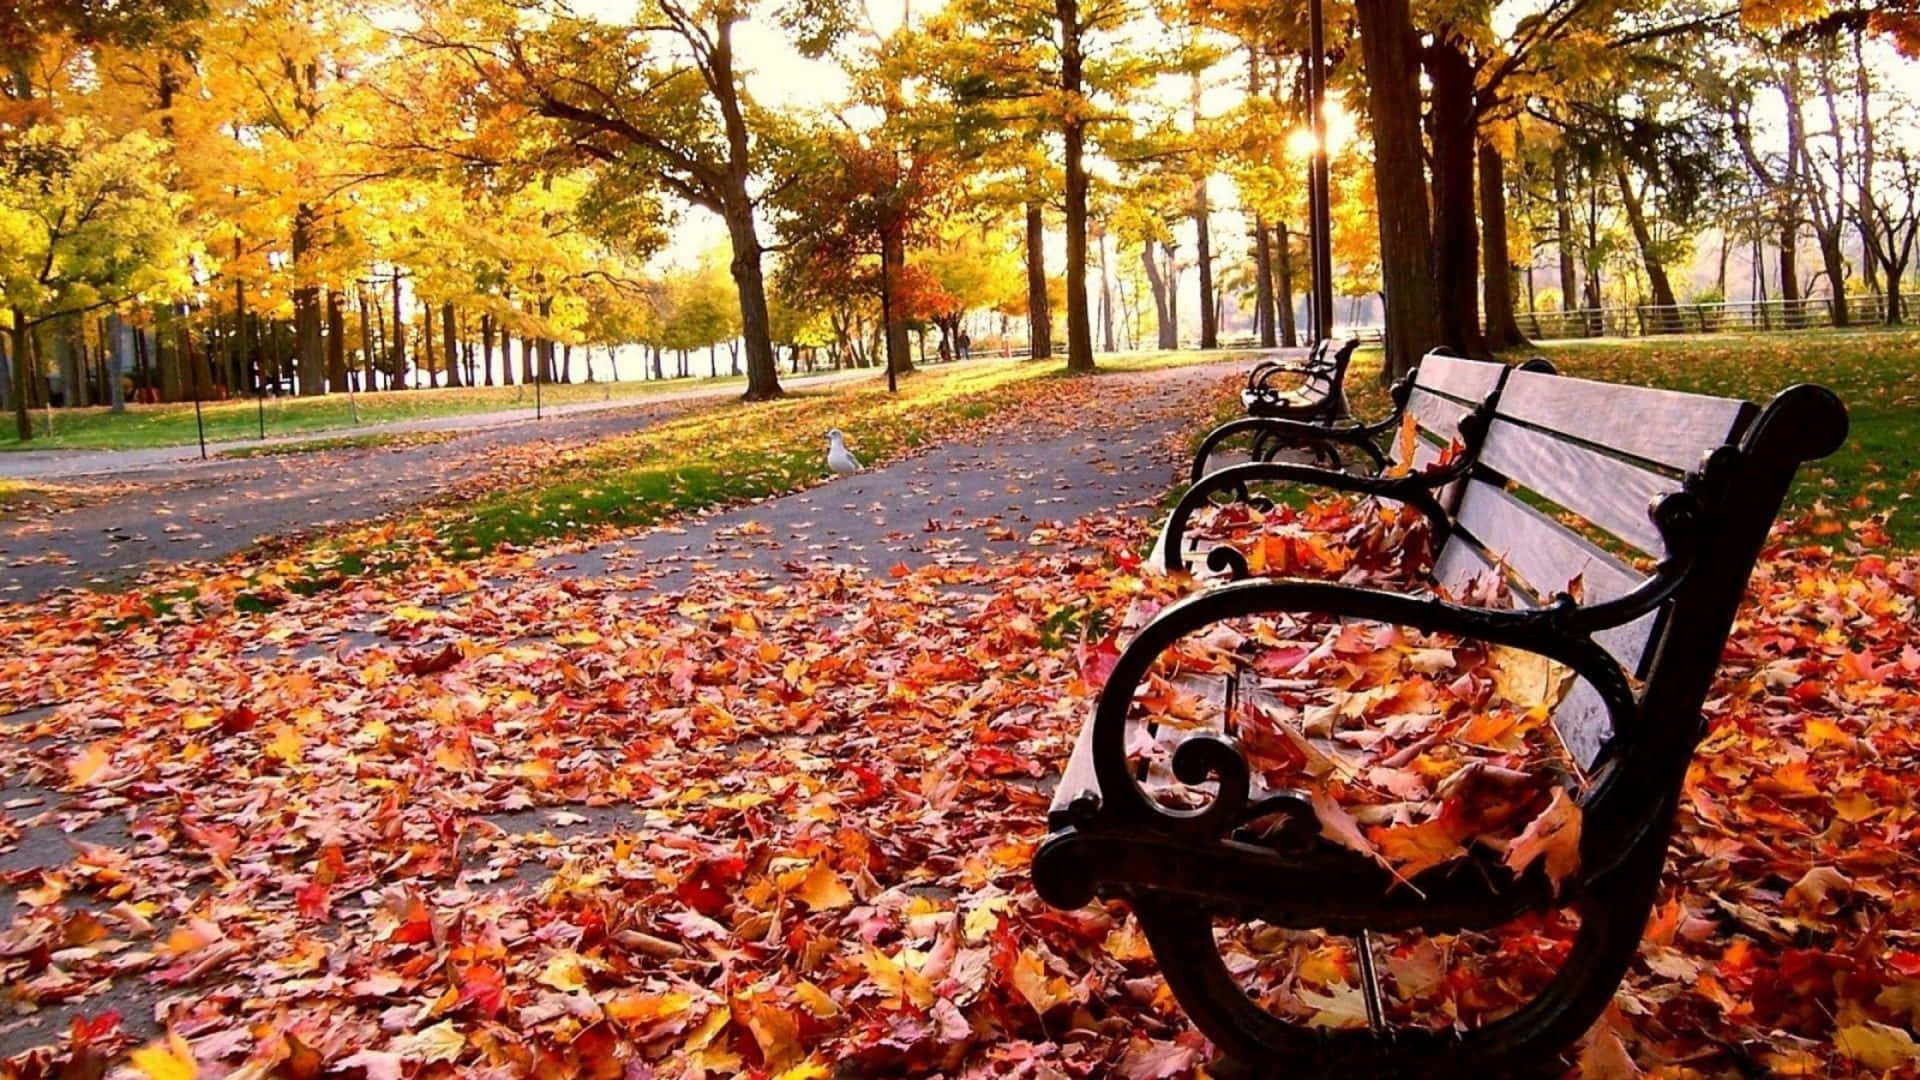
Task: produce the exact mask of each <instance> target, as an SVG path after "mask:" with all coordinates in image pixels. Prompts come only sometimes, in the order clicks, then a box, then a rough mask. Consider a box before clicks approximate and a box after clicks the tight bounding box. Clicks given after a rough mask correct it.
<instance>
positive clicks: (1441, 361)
mask: <svg viewBox="0 0 1920 1080" xmlns="http://www.w3.org/2000/svg"><path fill="white" fill-rule="evenodd" d="M1506 370H1507V365H1505V364H1493V363H1488V362H1487V361H1485V360H1465V359H1462V358H1460V357H1458V356H1436V355H1432V354H1429V355H1427V356H1423V357H1421V358H1420V367H1419V371H1418V372H1417V373H1416V374H1415V376H1414V380H1413V385H1415V386H1418V387H1424V388H1426V389H1428V390H1431V391H1434V392H1436V393H1441V394H1445V395H1447V396H1448V397H1452V398H1458V399H1459V400H1461V401H1464V402H1467V403H1469V404H1473V405H1477V404H1479V403H1480V402H1482V401H1484V400H1486V397H1487V395H1488V394H1491V393H1493V391H1494V390H1495V389H1496V388H1497V387H1498V386H1499V385H1500V378H1501V376H1502V375H1504V374H1505V373H1506Z"/></svg>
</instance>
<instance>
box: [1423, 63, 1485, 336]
mask: <svg viewBox="0 0 1920 1080" xmlns="http://www.w3.org/2000/svg"><path fill="white" fill-rule="evenodd" d="M1426 58H1427V77H1428V79H1429V81H1430V82H1431V83H1432V85H1433V110H1432V112H1431V114H1430V120H1431V130H1432V135H1433V249H1434V282H1435V286H1436V289H1437V295H1438V300H1439V305H1440V308H1439V311H1440V336H1441V339H1442V340H1443V341H1444V342H1445V343H1446V344H1448V345H1451V346H1453V347H1454V348H1456V349H1460V350H1461V351H1463V352H1465V353H1468V354H1471V355H1479V354H1481V353H1484V352H1485V351H1486V342H1485V340H1484V339H1483V338H1482V337H1481V335H1480V320H1479V317H1478V314H1479V305H1480V298H1479V296H1478V292H1477V290H1478V285H1479V281H1480V268H1479V265H1478V263H1479V256H1480V239H1479V235H1478V232H1477V230H1476V229H1475V228H1474V220H1473V215H1474V198H1473V186H1474V185H1473V172H1474V160H1473V159H1474V142H1475V129H1476V127H1477V125H1476V122H1475V113H1474V106H1473V64H1472V62H1471V61H1469V60H1468V59H1467V54H1466V47H1465V46H1464V45H1462V44H1461V42H1460V41H1459V39H1457V38H1454V37H1452V36H1450V35H1442V36H1440V37H1439V38H1438V39H1437V40H1436V41H1435V42H1434V43H1433V44H1432V45H1431V46H1429V47H1428V48H1427V53H1426Z"/></svg>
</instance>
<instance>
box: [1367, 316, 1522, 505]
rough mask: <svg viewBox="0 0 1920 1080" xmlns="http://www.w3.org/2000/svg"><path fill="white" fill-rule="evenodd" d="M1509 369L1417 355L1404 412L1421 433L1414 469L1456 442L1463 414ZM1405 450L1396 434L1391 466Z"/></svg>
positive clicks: (1436, 458) (1490, 391)
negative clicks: (1418, 363)
mask: <svg viewBox="0 0 1920 1080" xmlns="http://www.w3.org/2000/svg"><path fill="white" fill-rule="evenodd" d="M1507 371H1508V369H1507V366H1506V365H1505V364H1492V363H1487V362H1486V361H1483V360H1467V359H1463V358H1461V357H1458V356H1448V355H1447V354H1445V353H1440V352H1431V353H1428V354H1427V355H1425V356H1423V357H1421V358H1420V366H1419V367H1417V368H1415V369H1414V372H1413V388H1412V390H1411V392H1410V396H1409V397H1408V398H1407V412H1406V415H1408V416H1410V417H1412V418H1413V422H1414V425H1415V428H1416V430H1417V432H1418V435H1419V437H1418V438H1417V439H1416V440H1415V441H1414V444H1413V464H1412V469H1413V471H1414V472H1420V471H1422V470H1424V469H1426V468H1428V467H1429V466H1431V465H1433V464H1435V463H1437V462H1438V461H1439V460H1440V458H1441V456H1442V455H1443V454H1444V453H1445V452H1446V449H1447V447H1449V446H1450V445H1452V444H1453V443H1454V442H1456V441H1459V440H1460V420H1461V418H1462V417H1464V416H1466V415H1467V414H1468V413H1471V412H1472V411H1473V410H1475V409H1477V408H1479V407H1480V403H1481V402H1483V401H1485V400H1486V399H1487V398H1488V397H1489V396H1491V395H1492V394H1493V393H1494V391H1496V390H1498V389H1500V384H1501V380H1502V379H1503V378H1505V377H1506V375H1507ZM1404 449H1405V446H1404V444H1403V440H1402V439H1401V438H1400V435H1399V433H1398V432H1395V433H1394V434H1393V445H1392V447H1391V449H1390V450H1389V460H1390V461H1391V462H1392V464H1393V465H1394V466H1396V467H1401V468H1404V467H1405V466H1406V461H1405V460H1404V454H1403V451H1404ZM1442 502H1443V503H1444V502H1445V500H1444V499H1443V500H1442Z"/></svg>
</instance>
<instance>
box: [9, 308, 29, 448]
mask: <svg viewBox="0 0 1920 1080" xmlns="http://www.w3.org/2000/svg"><path fill="white" fill-rule="evenodd" d="M10 333H11V335H12V338H13V347H12V348H11V349H10V350H9V351H10V352H11V353H12V354H13V357H12V359H13V433H14V435H15V436H17V437H18V438H19V440H20V441H21V442H26V441H27V440H29V439H31V438H33V415H32V414H31V413H29V412H28V411H27V409H28V403H27V391H28V390H29V389H30V387H31V386H32V377H31V376H32V368H33V361H32V360H31V359H30V358H29V357H28V355H27V334H28V333H29V331H28V330H27V315H26V312H24V311H21V310H20V309H19V308H14V309H13V329H12V330H11V331H10Z"/></svg>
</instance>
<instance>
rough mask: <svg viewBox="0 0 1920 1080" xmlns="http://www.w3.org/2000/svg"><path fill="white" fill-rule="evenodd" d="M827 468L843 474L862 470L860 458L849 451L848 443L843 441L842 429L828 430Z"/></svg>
mask: <svg viewBox="0 0 1920 1080" xmlns="http://www.w3.org/2000/svg"><path fill="white" fill-rule="evenodd" d="M827 468H829V469H832V470H833V471H834V472H837V473H839V474H841V475H842V476H844V475H846V474H848V473H857V472H859V471H860V470H861V468H862V466H861V464H860V459H859V458H857V457H854V456H853V455H852V454H849V453H847V444H846V443H845V442H842V441H841V437H840V429H839V428H834V429H833V430H832V431H829V432H827Z"/></svg>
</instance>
